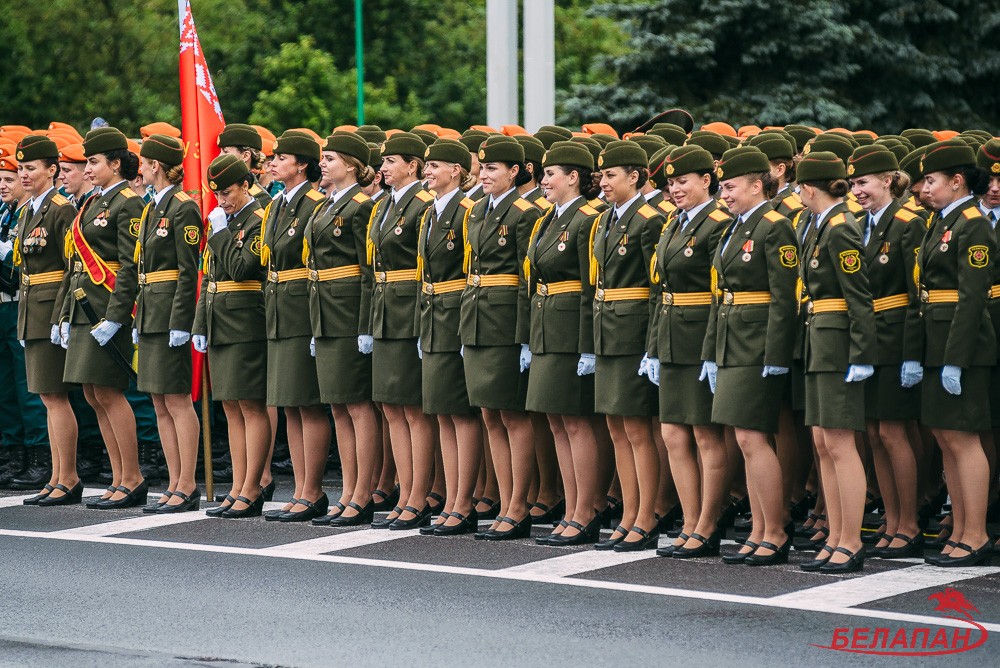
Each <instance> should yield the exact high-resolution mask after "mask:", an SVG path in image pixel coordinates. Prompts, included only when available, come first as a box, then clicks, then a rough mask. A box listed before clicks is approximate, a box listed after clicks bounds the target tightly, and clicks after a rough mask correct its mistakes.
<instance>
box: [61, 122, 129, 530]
mask: <svg viewBox="0 0 1000 668" xmlns="http://www.w3.org/2000/svg"><path fill="white" fill-rule="evenodd" d="M83 150H84V153H85V155H86V156H87V167H86V169H85V170H84V177H85V178H88V179H89V180H90V181H91V183H93V184H94V186H96V187H99V188H100V189H101V193H100V195H99V196H94V197H92V198H91V199H89V200H88V201H87V202H86V203H85V204H84V205H83V208H82V209H81V210H80V213H79V214H78V216H77V219H76V221H74V223H73V226H72V229H71V234H70V235H68V238H67V241H66V252H67V255H69V259H70V260H71V262H72V264H71V266H70V268H69V271H67V272H66V277H65V279H64V281H65V283H66V285H65V291H64V292H65V295H66V296H65V299H64V301H63V306H62V313H61V316H60V318H61V321H60V336H61V338H62V345H63V347H64V348H67V352H66V368H65V372H64V374H63V380H64V381H65V382H67V383H79V384H81V385H83V394H84V396H85V397H86V399H87V402H88V403H89V404H90V405H91V406H93V407H94V410H95V411H96V412H97V418H98V424H100V425H101V434H102V435H103V436H104V443H105V446H106V447H107V449H108V456H109V457H110V459H111V471H112V482H111V485H112V487H109V488H108V491H107V492H106V493H105V494H104V495H103V496H102V497H101V500H96V501H93V502H91V503H89V504H88V507H96V508H99V509H102V510H104V509H114V508H128V507H132V506H138V505H142V504H144V503H145V502H146V494H147V492H148V487H147V485H146V482H145V480H144V479H143V477H142V473H141V472H140V470H139V461H138V446H137V444H136V430H135V416H134V414H133V413H132V409H131V407H130V406H129V404H128V401H126V399H125V395H124V390H125V389H126V388H127V387H128V384H129V376H128V374H127V373H126V372H125V371H124V370H123V369H122V368H121V367H119V366H118V365H117V364H116V363H115V361H114V360H113V358H112V356H111V355H110V351H109V350H102V349H101V348H102V347H105V346H114V347H115V348H117V349H118V351H119V353H121V356H122V357H124V358H125V359H131V357H132V351H133V348H132V340H131V330H132V328H131V321H132V307H133V305H134V303H135V289H136V271H135V259H134V257H135V244H136V239H137V238H138V235H139V221H140V219H141V218H142V198H141V197H139V196H138V195H137V194H136V193H135V192H134V191H133V190H132V189H131V188H129V187H128V185H127V183H126V182H127V181H130V180H132V179H134V178H135V177H136V175H137V174H138V173H139V158H138V157H137V156H136V155H135V154H134V153H131V152H130V151H129V150H128V142H127V140H126V139H125V135H123V134H122V133H121V132H119V131H118V130H116V129H115V128H108V127H105V128H98V129H96V130H91V131H90V132H88V133H87V137H86V139H85V140H84V142H83ZM81 289H82V290H83V291H84V294H85V295H86V297H87V299H88V300H89V301H90V304H91V306H92V307H93V308H94V310H95V312H96V313H97V315H98V316H103V318H102V319H101V321H100V323H98V324H97V325H96V326H94V325H92V324H91V322H90V321H89V320H88V319H87V316H86V314H85V313H84V311H83V309H82V308H81V307H80V306H79V305H78V303H77V300H76V299H75V295H74V293H75V292H76V291H77V290H81ZM112 488H114V489H112Z"/></svg>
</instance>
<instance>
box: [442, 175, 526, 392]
mask: <svg viewBox="0 0 1000 668" xmlns="http://www.w3.org/2000/svg"><path fill="white" fill-rule="evenodd" d="M490 200H491V197H490V196H489V195H487V196H486V197H483V199H481V200H479V201H478V202H476V205H475V206H474V207H472V213H471V214H470V215H469V223H468V228H469V238H468V240H467V241H468V250H467V252H468V253H469V254H470V256H469V263H468V268H469V275H468V280H467V283H468V284H467V285H466V287H465V290H464V291H463V293H462V305H461V324H460V333H461V338H462V345H464V346H465V358H464V359H465V382H466V386H467V387H468V390H469V401H470V402H471V403H472V405H473V406H479V407H482V408H490V409H498V410H518V411H520V410H524V407H525V399H526V398H527V391H528V379H527V374H523V373H520V363H519V360H520V354H521V344H522V343H527V342H528V337H529V334H530V329H531V326H530V319H529V314H528V312H529V308H528V307H529V298H528V286H527V282H526V279H525V275H524V259H525V257H526V256H527V253H528V242H529V240H530V237H531V230H532V229H533V228H534V224H535V221H536V220H537V219H538V216H539V211H538V208H537V207H535V206H533V205H532V204H530V203H529V202H526V201H525V200H524V199H522V198H521V197H520V196H518V194H517V192H516V191H512V192H509V193H507V194H506V195H504V196H503V198H502V199H500V200H499V201H498V202H496V206H495V207H494V208H493V209H492V211H491V210H489V206H490Z"/></svg>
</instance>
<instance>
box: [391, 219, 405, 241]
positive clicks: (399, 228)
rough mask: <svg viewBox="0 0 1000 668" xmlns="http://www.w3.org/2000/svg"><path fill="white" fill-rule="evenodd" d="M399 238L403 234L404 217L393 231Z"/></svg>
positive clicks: (397, 222)
mask: <svg viewBox="0 0 1000 668" xmlns="http://www.w3.org/2000/svg"><path fill="white" fill-rule="evenodd" d="M392 233H393V234H395V235H396V236H397V237H398V236H399V235H400V234H402V233H403V217H402V216H400V217H399V220H397V221H396V227H395V229H393V231H392Z"/></svg>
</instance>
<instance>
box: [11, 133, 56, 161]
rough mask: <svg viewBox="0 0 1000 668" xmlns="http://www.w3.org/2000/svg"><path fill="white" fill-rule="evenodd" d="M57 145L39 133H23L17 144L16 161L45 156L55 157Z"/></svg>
mask: <svg viewBox="0 0 1000 668" xmlns="http://www.w3.org/2000/svg"><path fill="white" fill-rule="evenodd" d="M58 157H59V147H58V146H56V143H55V142H54V141H52V140H51V139H49V138H48V137H42V136H40V135H25V136H24V137H22V138H21V141H20V142H18V144H17V161H18V162H31V161H32V160H44V159H45V158H53V159H57V158H58Z"/></svg>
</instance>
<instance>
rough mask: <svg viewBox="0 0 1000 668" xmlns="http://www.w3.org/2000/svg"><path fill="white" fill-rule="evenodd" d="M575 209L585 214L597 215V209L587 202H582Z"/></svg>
mask: <svg viewBox="0 0 1000 668" xmlns="http://www.w3.org/2000/svg"><path fill="white" fill-rule="evenodd" d="M577 211H579V212H581V213H582V214H583V215H585V216H596V215H597V209H595V208H594V207H592V206H590V205H589V204H584V205H583V206H581V207H580V208H579V209H577Z"/></svg>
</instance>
